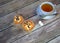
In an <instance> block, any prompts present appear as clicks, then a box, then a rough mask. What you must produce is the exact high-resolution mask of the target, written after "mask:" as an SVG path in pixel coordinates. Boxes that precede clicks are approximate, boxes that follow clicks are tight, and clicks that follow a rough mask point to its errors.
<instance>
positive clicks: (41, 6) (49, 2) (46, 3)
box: [40, 2, 54, 13]
mask: <svg viewBox="0 0 60 43" xmlns="http://www.w3.org/2000/svg"><path fill="white" fill-rule="evenodd" d="M43 4H50V5H51V6H52V7H53V10H52V11H50V12H46V11H44V10H42V8H41V7H42V5H43ZM40 8H41V11H43V12H46V13H51V12H53V11H54V5H53V3H51V2H43V3H41V5H40Z"/></svg>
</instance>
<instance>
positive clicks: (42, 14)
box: [36, 2, 57, 19]
mask: <svg viewBox="0 0 60 43" xmlns="http://www.w3.org/2000/svg"><path fill="white" fill-rule="evenodd" d="M44 4H49V5H51V6H52V8H53V9H52V11H50V12H47V11H44V10H43V9H42V5H44ZM55 7H56V5H54V4H53V3H51V2H43V3H41V5H39V6H38V8H37V10H36V12H37V14H38V15H40V17H41V18H42V19H51V18H53V17H55V15H54V14H56V13H57V11H56V8H55Z"/></svg>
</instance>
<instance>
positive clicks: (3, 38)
mask: <svg viewBox="0 0 60 43" xmlns="http://www.w3.org/2000/svg"><path fill="white" fill-rule="evenodd" d="M42 2H43V1H41V2H40V1H37V2H35V3H33V4H31V5H28V6H26V7H24V8H21V9H18V10H17V11H15V12H12V13H9V14H8V15H6V16H3V17H1V18H0V20H1V21H0V23H1V24H0V28H2V27H4V26H5V25H4V24H6V27H7V26H8V25H9V26H11V25H12V21H13V17H14V16H15V15H16V12H17V13H21V14H23V15H22V16H23V17H24V18H25V19H28V18H29V19H31V20H33V21H34V23H35V25H36V26H39V25H38V21H39V20H40V18H39V16H37V15H36V14H35V9H36V7H37V6H38V5H40V3H42ZM59 8H60V5H57V7H56V9H57V11H58V15H57V16H56V17H55V18H53V19H51V20H43V23H44V26H42V27H41V26H39V27H38V28H37V27H35V30H34V31H32V32H31V33H27V32H25V31H23V30H18V29H16V28H15V27H14V26H12V27H9V28H8V29H6V30H4V31H2V32H0V42H1V43H5V42H6V43H38V42H40V43H45V42H46V41H48V40H50V39H51V38H53V37H55V36H56V35H60V27H59V26H60V21H59V20H60V15H59V14H60V10H59ZM6 14H7V13H6ZM27 16H28V17H27ZM30 17H31V18H30ZM7 21H8V22H7ZM49 30H50V31H49Z"/></svg>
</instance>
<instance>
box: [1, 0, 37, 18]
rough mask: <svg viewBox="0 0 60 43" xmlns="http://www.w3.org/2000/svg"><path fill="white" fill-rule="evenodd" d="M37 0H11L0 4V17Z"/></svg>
mask: <svg viewBox="0 0 60 43" xmlns="http://www.w3.org/2000/svg"><path fill="white" fill-rule="evenodd" d="M36 1H37V0H13V1H12V2H9V3H7V4H5V5H2V6H0V17H2V16H5V15H7V14H8V13H11V12H13V11H16V10H17V9H20V8H23V7H24V6H27V5H29V4H31V3H34V2H36Z"/></svg>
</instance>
